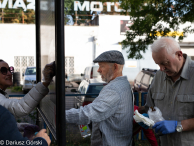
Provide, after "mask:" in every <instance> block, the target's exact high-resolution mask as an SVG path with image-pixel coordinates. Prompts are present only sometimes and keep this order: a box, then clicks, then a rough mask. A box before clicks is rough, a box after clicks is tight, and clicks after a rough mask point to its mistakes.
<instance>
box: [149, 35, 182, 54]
mask: <svg viewBox="0 0 194 146" xmlns="http://www.w3.org/2000/svg"><path fill="white" fill-rule="evenodd" d="M151 49H152V52H158V51H159V50H161V49H166V51H167V53H168V54H170V55H171V54H173V53H175V51H176V50H177V51H180V50H181V48H180V46H179V44H178V42H176V40H175V39H174V38H172V37H162V38H160V39H158V40H156V41H154V43H153V45H152V46H151Z"/></svg>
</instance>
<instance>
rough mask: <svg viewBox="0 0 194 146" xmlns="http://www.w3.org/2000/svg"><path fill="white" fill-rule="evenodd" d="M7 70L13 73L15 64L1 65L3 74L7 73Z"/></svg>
mask: <svg viewBox="0 0 194 146" xmlns="http://www.w3.org/2000/svg"><path fill="white" fill-rule="evenodd" d="M7 71H9V72H10V73H11V74H13V73H14V67H13V66H10V67H9V68H6V67H1V69H0V72H1V73H2V74H3V75H6V74H7Z"/></svg>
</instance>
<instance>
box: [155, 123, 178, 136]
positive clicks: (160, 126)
mask: <svg viewBox="0 0 194 146" xmlns="http://www.w3.org/2000/svg"><path fill="white" fill-rule="evenodd" d="M176 126H177V121H167V120H164V121H160V122H157V123H156V124H155V125H154V126H153V127H152V128H156V129H155V132H156V133H158V132H159V131H160V132H162V134H169V133H174V132H176Z"/></svg>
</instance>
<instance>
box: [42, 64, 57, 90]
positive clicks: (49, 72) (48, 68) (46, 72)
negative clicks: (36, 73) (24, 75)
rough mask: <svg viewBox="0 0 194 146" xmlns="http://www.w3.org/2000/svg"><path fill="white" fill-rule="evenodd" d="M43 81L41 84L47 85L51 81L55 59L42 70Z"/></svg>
mask: <svg viewBox="0 0 194 146" xmlns="http://www.w3.org/2000/svg"><path fill="white" fill-rule="evenodd" d="M42 73H43V76H44V81H43V85H45V86H46V87H48V85H49V84H50V82H51V81H52V78H53V77H54V76H55V61H53V62H51V63H50V64H47V65H46V66H45V67H44V69H43V71H42Z"/></svg>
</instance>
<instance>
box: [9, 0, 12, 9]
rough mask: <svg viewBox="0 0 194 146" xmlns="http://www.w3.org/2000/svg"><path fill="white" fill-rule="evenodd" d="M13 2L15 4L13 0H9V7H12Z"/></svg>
mask: <svg viewBox="0 0 194 146" xmlns="http://www.w3.org/2000/svg"><path fill="white" fill-rule="evenodd" d="M12 4H13V0H9V5H8V8H10V9H11V8H12Z"/></svg>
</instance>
